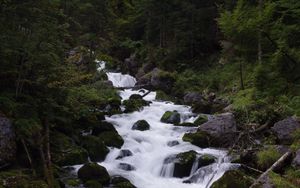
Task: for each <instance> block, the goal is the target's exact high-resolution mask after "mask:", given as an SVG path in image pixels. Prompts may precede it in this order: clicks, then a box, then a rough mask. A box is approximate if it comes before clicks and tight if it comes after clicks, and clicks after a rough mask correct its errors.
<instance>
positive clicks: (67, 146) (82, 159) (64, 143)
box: [51, 132, 88, 166]
mask: <svg viewBox="0 0 300 188" xmlns="http://www.w3.org/2000/svg"><path fill="white" fill-rule="evenodd" d="M52 135H53V136H52V139H51V145H53V146H54V147H53V149H52V150H51V152H52V159H53V162H54V163H56V164H58V165H60V166H69V165H76V164H82V163H86V162H87V161H88V152H87V151H86V150H85V149H84V148H82V147H80V146H77V145H75V144H74V142H73V141H72V139H71V138H70V137H68V136H66V135H64V134H62V133H59V132H54V133H52Z"/></svg>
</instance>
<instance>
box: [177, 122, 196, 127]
mask: <svg viewBox="0 0 300 188" xmlns="http://www.w3.org/2000/svg"><path fill="white" fill-rule="evenodd" d="M177 126H182V127H197V125H196V124H194V123H190V122H183V123H180V124H179V125H177Z"/></svg>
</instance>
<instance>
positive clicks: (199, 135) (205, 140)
mask: <svg viewBox="0 0 300 188" xmlns="http://www.w3.org/2000/svg"><path fill="white" fill-rule="evenodd" d="M182 140H183V141H185V142H190V143H191V144H193V145H196V146H198V147H200V148H207V147H209V140H210V135H209V134H208V133H206V132H203V131H197V132H194V133H186V134H184V136H183V138H182Z"/></svg>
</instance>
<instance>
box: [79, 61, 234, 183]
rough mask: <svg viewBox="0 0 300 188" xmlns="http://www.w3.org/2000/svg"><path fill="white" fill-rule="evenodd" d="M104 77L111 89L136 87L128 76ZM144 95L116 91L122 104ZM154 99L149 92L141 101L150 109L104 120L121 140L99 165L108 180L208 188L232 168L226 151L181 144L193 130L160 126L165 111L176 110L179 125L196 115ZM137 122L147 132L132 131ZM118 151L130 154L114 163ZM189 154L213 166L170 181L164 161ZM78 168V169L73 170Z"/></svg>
mask: <svg viewBox="0 0 300 188" xmlns="http://www.w3.org/2000/svg"><path fill="white" fill-rule="evenodd" d="M104 67H105V66H104ZM107 76H108V79H109V80H110V81H111V82H112V83H113V85H114V87H133V86H134V85H135V84H136V79H135V78H134V77H132V76H130V75H123V74H121V73H110V72H108V73H107ZM145 92H147V90H145V89H140V90H131V89H126V90H120V91H119V95H120V96H121V98H122V100H126V99H128V98H129V97H130V96H131V95H132V94H140V95H143V94H144V93H145ZM155 98H156V92H150V93H149V94H148V95H146V96H145V97H144V99H145V100H147V101H151V104H150V106H146V107H144V108H143V109H142V110H140V111H136V112H133V113H123V114H119V115H113V116H106V121H108V122H110V123H112V124H113V125H114V126H115V128H116V129H117V131H118V133H119V134H120V135H121V136H122V137H123V139H124V145H123V146H122V148H121V149H117V148H110V153H109V154H108V156H107V157H106V159H105V161H103V162H101V163H99V164H100V165H102V166H104V167H105V168H106V169H107V170H108V172H109V174H110V175H111V176H114V175H119V176H123V177H125V178H127V179H129V180H130V181H131V183H133V184H134V185H135V186H136V187H137V188H165V187H172V188H206V187H210V186H211V185H212V183H213V182H214V181H216V180H218V179H219V178H220V177H222V175H223V174H224V172H225V171H226V170H228V169H230V168H231V166H232V164H231V163H230V160H229V157H228V156H227V151H225V150H219V149H212V148H207V149H201V148H199V147H197V146H194V145H192V144H190V143H189V142H184V141H182V137H183V135H184V133H186V132H190V131H195V130H196V129H197V128H191V127H180V126H174V125H172V124H166V123H162V122H161V121H160V119H161V117H162V115H163V114H164V113H165V112H166V111H174V110H176V111H177V112H179V113H180V115H181V122H193V121H194V120H195V119H196V118H197V115H195V114H193V113H192V111H191V107H189V106H184V105H176V104H174V103H172V102H168V101H158V100H156V99H155ZM138 120H146V121H147V122H148V123H149V124H150V130H147V131H138V130H132V129H131V128H132V125H133V124H134V123H135V122H136V121H138ZM171 143H176V144H177V145H176V144H171ZM121 150H130V151H131V153H132V155H131V156H127V157H124V158H121V159H117V158H118V156H119V154H120V151H121ZM190 150H194V151H196V152H197V153H198V154H199V156H201V155H204V154H210V155H213V156H215V157H216V158H217V160H216V162H215V163H213V164H211V165H208V166H205V167H202V168H199V169H197V166H198V164H197V162H195V163H194V165H193V168H192V170H191V172H190V176H189V177H185V178H174V177H173V173H174V163H172V162H171V163H170V162H166V161H168V160H167V159H168V158H170V157H171V156H174V155H176V154H179V153H182V152H186V151H190ZM124 164H125V166H124ZM126 165H127V166H126ZM124 167H126V168H127V169H125V168H124ZM78 168H79V166H77V169H78ZM128 168H129V169H128ZM185 180H189V182H190V183H183V182H184V181H185Z"/></svg>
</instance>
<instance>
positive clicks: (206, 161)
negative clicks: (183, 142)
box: [198, 154, 217, 168]
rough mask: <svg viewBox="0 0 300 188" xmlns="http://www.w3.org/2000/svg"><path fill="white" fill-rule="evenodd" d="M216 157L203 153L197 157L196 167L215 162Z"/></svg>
mask: <svg viewBox="0 0 300 188" xmlns="http://www.w3.org/2000/svg"><path fill="white" fill-rule="evenodd" d="M216 160H217V158H216V157H215V156H212V155H209V154H204V155H202V156H201V157H199V159H198V168H201V167H204V166H207V165H211V164H213V163H215V162H216Z"/></svg>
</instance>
